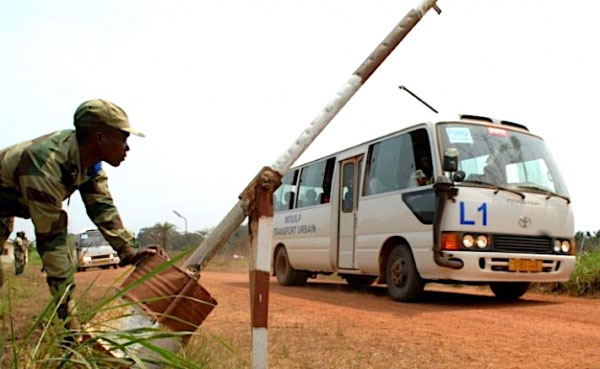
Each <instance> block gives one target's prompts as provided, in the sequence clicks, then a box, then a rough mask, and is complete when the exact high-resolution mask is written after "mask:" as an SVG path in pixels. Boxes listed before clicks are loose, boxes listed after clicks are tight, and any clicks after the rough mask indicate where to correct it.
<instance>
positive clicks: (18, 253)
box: [13, 232, 27, 275]
mask: <svg viewBox="0 0 600 369" xmlns="http://www.w3.org/2000/svg"><path fill="white" fill-rule="evenodd" d="M26 254H27V244H26V241H25V240H24V239H23V237H22V233H21V232H18V233H17V238H15V242H14V249H13V255H14V257H15V274H16V275H21V274H23V270H24V269H25V255H26Z"/></svg>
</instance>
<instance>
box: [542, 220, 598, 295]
mask: <svg viewBox="0 0 600 369" xmlns="http://www.w3.org/2000/svg"><path fill="white" fill-rule="evenodd" d="M575 246H576V247H577V262H576V264H575V270H574V271H573V274H571V278H569V280H568V281H566V282H561V283H544V284H537V285H534V289H537V290H540V291H543V292H554V293H560V294H566V295H570V296H585V297H598V296H600V230H598V231H596V232H581V231H579V232H577V233H576V234H575Z"/></svg>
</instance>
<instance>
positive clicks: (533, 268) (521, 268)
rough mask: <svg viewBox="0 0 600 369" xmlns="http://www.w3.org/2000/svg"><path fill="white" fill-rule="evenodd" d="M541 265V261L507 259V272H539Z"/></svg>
mask: <svg viewBox="0 0 600 369" xmlns="http://www.w3.org/2000/svg"><path fill="white" fill-rule="evenodd" d="M542 267H543V263H542V261H541V260H530V259H509V260H508V270H509V271H511V272H541V271H542Z"/></svg>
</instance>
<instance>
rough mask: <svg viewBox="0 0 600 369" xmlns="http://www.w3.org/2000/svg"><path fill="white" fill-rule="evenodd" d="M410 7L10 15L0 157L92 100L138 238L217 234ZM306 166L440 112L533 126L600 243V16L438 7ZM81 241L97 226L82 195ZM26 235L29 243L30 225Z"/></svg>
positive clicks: (234, 4)
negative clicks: (124, 120) (160, 227)
mask: <svg viewBox="0 0 600 369" xmlns="http://www.w3.org/2000/svg"><path fill="white" fill-rule="evenodd" d="M418 3H419V2H418V1H415V0H410V1H408V0H394V1H391V0H385V1H384V0H370V1H365V0H363V1H358V0H319V1H317V0H286V1H281V0H261V1H253V0H244V1H234V0H221V1H206V0H204V1H191V0H190V1H184V0H181V1H170V2H165V1H151V0H139V1H132V0H118V1H116V0H115V1H102V2H100V1H95V2H91V1H75V0H73V1H65V0H56V1H52V2H47V1H27V2H16V1H4V2H1V3H0V45H2V47H0V124H1V125H2V128H3V133H2V135H0V147H6V146H9V145H11V144H14V143H17V142H20V141H24V140H27V139H31V138H34V137H37V136H41V135H43V134H45V133H49V132H52V131H55V130H60V129H66V128H71V127H72V120H73V118H72V116H73V112H74V111H75V109H76V107H77V106H78V105H79V104H80V103H81V102H83V101H85V100H88V99H92V98H103V99H107V100H110V101H112V102H114V103H116V104H118V105H119V106H121V107H122V108H123V109H124V110H125V111H126V112H127V114H128V115H129V118H130V122H131V124H132V126H133V127H135V128H136V129H138V130H140V131H142V132H144V133H145V134H146V136H147V137H146V138H138V137H131V138H130V139H129V144H130V147H131V151H130V152H129V154H128V157H127V160H126V161H125V162H124V163H122V164H121V166H119V167H118V168H112V167H109V166H108V165H104V168H105V169H106V171H107V172H108V176H109V185H110V189H111V192H112V195H113V197H114V199H115V203H116V205H117V207H118V209H119V211H120V213H121V216H122V218H123V221H124V223H125V225H126V226H127V227H128V228H129V229H131V230H133V231H135V232H137V231H139V229H140V228H143V227H147V226H151V225H153V224H155V223H156V222H165V221H166V222H170V223H173V224H175V225H176V226H177V227H178V229H179V230H181V231H183V229H184V221H183V219H181V218H178V217H177V216H176V215H175V214H174V213H173V210H176V211H177V212H179V213H180V214H182V215H183V216H185V217H186V218H187V220H188V230H189V231H195V230H202V229H205V228H208V227H212V226H215V225H216V224H217V223H218V222H219V221H220V220H221V218H222V217H223V216H224V215H225V214H226V213H227V211H228V210H229V209H230V208H231V207H232V206H233V205H234V204H235V202H236V200H237V196H238V194H239V193H240V192H241V191H242V190H243V189H244V188H245V186H246V184H247V183H248V182H249V181H250V180H251V179H252V178H253V177H254V175H255V174H256V173H257V172H258V171H259V170H260V168H262V167H263V166H265V165H270V164H272V163H273V162H274V161H275V159H276V158H277V157H278V156H279V155H280V154H282V153H283V152H284V151H285V150H286V149H287V147H288V146H290V144H291V143H292V142H293V141H294V140H295V138H296V137H297V136H298V135H299V134H300V133H301V131H302V130H303V129H304V128H305V127H306V126H307V125H308V124H309V123H310V122H311V120H312V119H313V118H314V117H315V116H316V115H317V113H318V112H319V111H320V110H321V109H322V108H323V107H324V106H325V105H326V104H327V103H328V102H329V101H330V100H331V99H332V98H333V97H334V96H335V94H336V92H337V91H338V90H339V88H340V87H341V86H342V85H343V84H344V83H345V82H346V80H347V79H348V78H349V77H350V76H351V75H352V73H353V72H354V70H355V69H356V68H357V67H358V66H359V65H360V64H361V63H362V62H363V60H364V59H365V58H366V57H367V56H368V55H369V54H370V53H371V51H372V50H373V49H374V48H375V47H376V46H377V45H378V44H379V42H381V41H382V40H383V38H384V37H385V36H386V35H387V34H388V33H389V31H390V30H391V29H392V28H393V27H394V26H395V25H396V24H397V23H398V22H399V21H400V20H401V19H402V17H403V16H404V15H405V14H406V13H407V12H408V11H409V10H410V9H411V8H412V7H414V6H416V5H417V4H418ZM438 5H439V7H440V8H441V9H442V13H441V14H440V15H438V14H436V13H435V12H434V11H433V10H432V11H430V12H429V13H428V14H427V15H426V16H425V17H424V18H423V20H422V21H421V22H420V23H419V24H418V25H417V26H416V27H415V28H414V29H413V30H412V32H411V33H410V34H409V35H408V37H407V38H406V39H405V40H404V41H403V42H402V43H401V44H400V45H399V46H398V48H397V49H396V50H395V51H394V53H393V54H392V55H391V56H390V57H389V58H388V59H387V60H386V61H385V62H384V63H383V65H382V66H381V67H380V68H379V69H378V70H377V71H376V72H375V74H374V75H373V76H372V77H371V78H370V79H369V80H368V81H367V83H366V84H365V85H364V86H363V87H362V89H361V90H360V91H359V92H358V93H357V94H356V95H355V96H354V97H353V99H352V100H350V102H349V103H348V104H347V105H346V107H345V108H344V109H343V110H342V111H341V112H340V113H339V114H338V116H337V117H336V118H335V119H334V120H333V121H332V122H331V123H330V125H329V126H328V127H327V128H326V129H325V131H324V132H323V133H322V134H321V136H319V138H317V140H316V141H315V142H314V143H313V145H312V146H311V147H310V148H309V149H308V150H307V151H306V152H305V153H304V155H303V156H302V157H301V158H300V159H299V160H298V162H297V164H300V163H302V162H306V161H309V160H312V159H316V158H318V157H321V156H324V155H328V154H330V153H332V152H335V151H338V150H341V149H344V148H346V147H349V146H352V145H354V144H357V143H360V142H363V141H366V140H369V139H371V138H375V137H378V136H381V135H384V134H387V133H389V132H392V131H396V130H398V129H401V128H403V127H407V126H409V125H413V124H416V123H420V122H423V121H427V120H431V119H438V118H436V117H435V116H434V117H432V114H431V113H430V112H429V111H428V109H427V108H425V107H424V106H423V105H421V104H420V103H418V102H417V101H416V100H414V99H413V98H411V97H410V96H409V95H408V94H406V93H405V92H401V91H400V90H399V89H398V86H399V85H405V86H407V87H408V88H410V89H411V90H412V91H413V92H415V93H417V94H418V95H419V96H420V97H422V98H423V99H424V100H426V101H427V102H428V103H429V104H431V105H433V106H434V107H435V108H436V109H438V110H439V111H441V112H442V113H443V116H444V117H448V116H451V117H456V116H457V115H458V114H461V113H468V114H478V115H484V116H490V117H494V118H498V119H502V120H509V121H513V122H519V123H522V124H525V125H527V126H528V127H529V129H530V130H531V131H532V132H533V133H535V134H537V135H539V136H541V137H543V138H544V140H545V141H546V143H547V145H548V146H549V148H550V151H551V152H552V153H553V156H554V159H555V161H556V162H557V164H558V167H559V168H560V170H561V172H562V174H563V178H564V180H565V182H566V184H567V187H568V188H569V192H570V195H571V199H572V208H573V211H574V214H575V228H576V229H577V230H589V231H595V230H598V229H600V221H599V220H598V217H597V216H596V212H597V206H598V200H597V195H596V193H597V192H596V191H595V187H596V186H597V183H599V181H598V180H599V179H600V178H599V177H600V175H599V173H598V171H597V169H596V168H597V167H598V165H597V164H596V163H595V162H596V160H597V158H598V157H599V156H600V155H599V151H598V147H599V146H600V126H599V122H598V118H597V117H598V114H597V112H596V109H595V108H594V106H597V104H598V102H597V99H598V95H599V94H598V93H597V88H598V86H599V85H600V72H598V69H597V68H598V66H599V65H600V55H599V49H598V36H599V35H600V22H598V21H597V14H598V12H599V11H600V3H598V2H595V1H591V0H590V1H584V0H573V1H569V2H565V1H547V0H546V1H538V0H528V1H522V0H521V1H517V0H486V1H481V0H455V1H446V0H439V1H438ZM64 206H65V207H66V208H67V211H68V213H69V231H70V232H79V231H81V230H83V229H86V228H92V227H93V225H92V223H91V222H90V221H89V220H88V219H87V216H86V215H85V210H84V207H83V204H82V202H81V200H80V198H79V196H78V195H77V194H75V195H74V196H73V197H72V199H71V201H70V204H69V205H68V207H67V204H66V203H65V204H64ZM16 229H17V230H18V229H23V230H25V231H26V232H28V233H29V234H31V233H32V229H33V228H32V226H31V225H30V222H29V221H25V220H17V223H16Z"/></svg>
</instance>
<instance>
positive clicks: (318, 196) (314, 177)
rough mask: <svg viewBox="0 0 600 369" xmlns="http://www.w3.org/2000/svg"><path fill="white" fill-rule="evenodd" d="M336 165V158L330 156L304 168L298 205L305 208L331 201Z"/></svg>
mask: <svg viewBox="0 0 600 369" xmlns="http://www.w3.org/2000/svg"><path fill="white" fill-rule="evenodd" d="M334 166H335V158H329V159H327V160H322V161H319V162H316V163H313V164H311V165H309V166H307V167H304V168H302V171H301V173H300V187H299V190H298V204H297V206H296V207H298V208H303V207H306V206H313V205H318V204H327V203H329V202H330V196H331V180H332V177H333V168H334Z"/></svg>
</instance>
